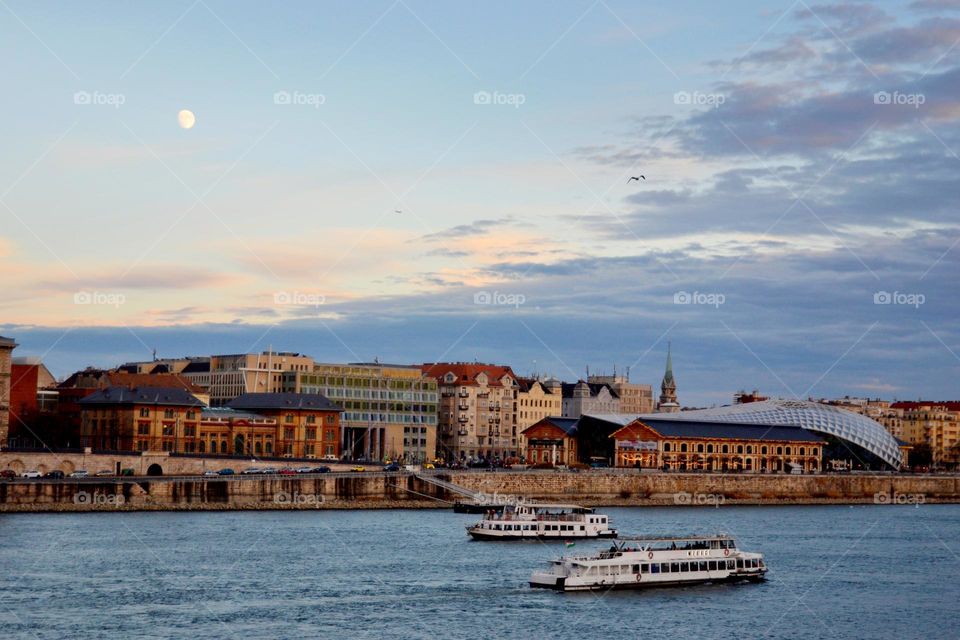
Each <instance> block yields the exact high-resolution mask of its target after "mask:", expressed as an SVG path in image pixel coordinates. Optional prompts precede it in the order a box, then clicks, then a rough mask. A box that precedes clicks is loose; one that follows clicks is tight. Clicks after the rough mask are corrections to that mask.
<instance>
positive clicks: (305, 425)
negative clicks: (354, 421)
mask: <svg viewBox="0 0 960 640" xmlns="http://www.w3.org/2000/svg"><path fill="white" fill-rule="evenodd" d="M227 406H228V407H229V408H231V409H235V410H238V411H244V412H249V413H256V414H258V415H261V416H265V417H268V418H273V419H274V420H275V421H276V426H275V435H274V445H273V450H274V454H273V455H275V456H286V457H293V458H323V459H326V460H339V459H340V414H341V413H342V412H343V410H342V409H341V408H340V407H339V406H337V405H336V404H335V403H333V402H331V401H330V400H329V399H328V398H326V397H325V396H322V395H319V394H312V393H280V392H271V393H244V394H242V395H241V396H239V397H237V398H234V399H233V400H231V401H230V403H229V404H228V405H227ZM234 445H235V449H239V450H243V451H247V449H248V447H247V443H246V442H241V443H234ZM254 446H256V445H254ZM265 446H266V441H265V440H264V447H265ZM264 455H266V453H264Z"/></svg>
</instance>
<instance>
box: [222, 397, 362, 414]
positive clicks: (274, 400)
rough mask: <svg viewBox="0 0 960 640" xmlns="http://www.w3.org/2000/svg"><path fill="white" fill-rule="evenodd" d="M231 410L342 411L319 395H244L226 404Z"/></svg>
mask: <svg viewBox="0 0 960 640" xmlns="http://www.w3.org/2000/svg"><path fill="white" fill-rule="evenodd" d="M227 406H228V407H229V408H231V409H241V410H242V409H247V410H250V411H258V410H263V409H300V410H305V411H343V409H341V408H340V407H339V406H338V405H336V404H334V403H333V402H332V401H331V400H330V399H329V398H327V397H326V396H322V395H320V394H319V393H244V394H243V395H241V396H239V397H238V398H235V399H233V400H231V401H230V402H228V403H227Z"/></svg>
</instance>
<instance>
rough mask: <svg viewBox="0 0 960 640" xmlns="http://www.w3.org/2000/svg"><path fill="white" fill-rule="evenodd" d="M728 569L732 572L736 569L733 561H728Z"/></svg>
mask: <svg viewBox="0 0 960 640" xmlns="http://www.w3.org/2000/svg"><path fill="white" fill-rule="evenodd" d="M727 569H730V570H731V571H732V570H733V569H734V564H733V560H727Z"/></svg>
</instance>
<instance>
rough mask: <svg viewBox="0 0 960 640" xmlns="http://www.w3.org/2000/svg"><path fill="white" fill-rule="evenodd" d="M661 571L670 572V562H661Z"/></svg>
mask: <svg viewBox="0 0 960 640" xmlns="http://www.w3.org/2000/svg"><path fill="white" fill-rule="evenodd" d="M660 573H670V563H669V562H661V563H660Z"/></svg>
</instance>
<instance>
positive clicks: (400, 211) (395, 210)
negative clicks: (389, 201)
mask: <svg viewBox="0 0 960 640" xmlns="http://www.w3.org/2000/svg"><path fill="white" fill-rule="evenodd" d="M393 212H394V213H403V210H402V209H394V210H393Z"/></svg>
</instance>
